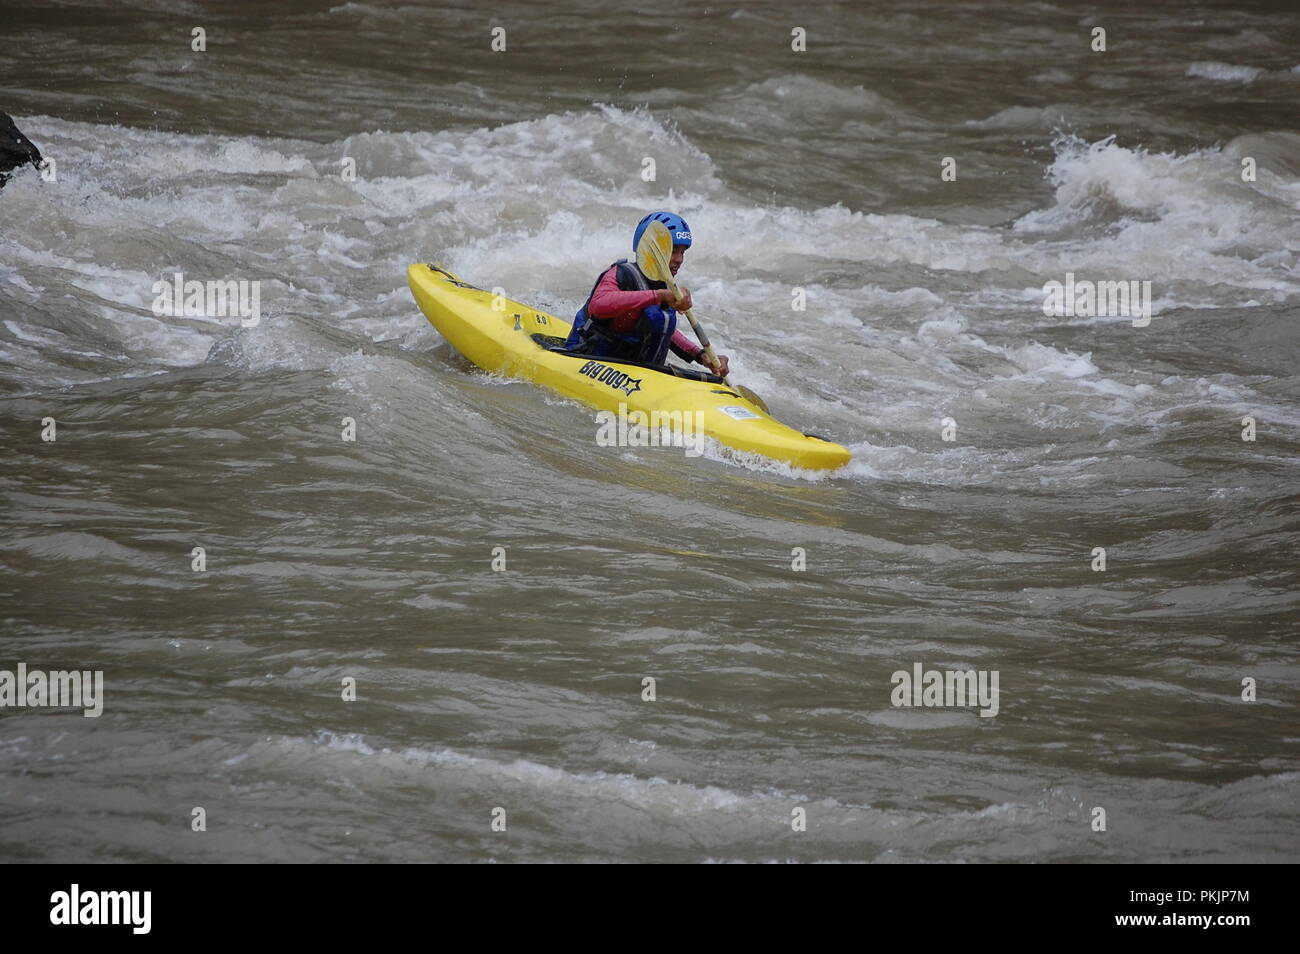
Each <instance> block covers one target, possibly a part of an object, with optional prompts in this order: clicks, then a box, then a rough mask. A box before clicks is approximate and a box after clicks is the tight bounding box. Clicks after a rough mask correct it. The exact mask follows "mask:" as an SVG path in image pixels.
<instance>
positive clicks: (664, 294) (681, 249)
mask: <svg viewBox="0 0 1300 954" xmlns="http://www.w3.org/2000/svg"><path fill="white" fill-rule="evenodd" d="M655 220H657V221H659V222H662V223H663V224H664V225H665V226H666V227H667V228H668V231H669V232H670V233H672V236H673V254H672V258H671V259H669V262H668V267H669V269H671V271H672V273H673V275H676V274H677V269H679V268H681V265H682V260H683V259H684V258H685V256H686V250H687V249H688V248H690V247H691V227H690V226H689V225H687V224H686V221H685V220H684V219H683V218H682V217H681V216H679V215H674V214H673V213H671V212H651V213H650V214H649V215H647V216H646V217H645V218H644V219H642V220H641V221H640V223H638V225H637V227H636V233H635V234H634V235H633V236H632V251H633V253H634V254H633V258H632V261H630V262H629V261H628V260H627V259H625V258H620V259H619V260H618V261H617V262H615V263H614V264H613V265H610V266H609V267H608V268H607V269H605V271H603V272H602V273H601V275H600V277H599V278H598V279H596V284H595V285H593V286H592V288H591V293H590V294H589V295H588V296H587V300H586V302H584V303H583V305H582V307H581V308H579V309H578V313H577V315H575V316H574V319H573V330H572V331H571V332H570V333H569V337H568V340H566V341H565V343H564V347H565V349H566V350H568V351H576V352H578V353H579V354H589V355H592V356H593V357H598V358H622V359H624V360H626V361H640V362H643V363H645V364H663V363H664V362H665V361H666V359H667V357H668V349H670V348H671V349H672V352H673V354H675V355H677V357H679V358H681V359H682V360H683V361H689V362H698V363H700V364H703V365H704V366H705V367H706V368H709V365H708V363H707V361H706V360H705V357H704V349H703V348H701V347H700V346H699V345H698V344H696V343H695V342H693V341H691V339H690V338H688V337H686V335H684V334H682V332H680V331H678V330H677V312H678V311H685V310H686V309H687V308H690V307H691V293H690V291H689V290H688V289H686V288H683V287H682V286H681V285H678V286H677V291H678V294H677V297H674V296H673V293H672V292H671V291H669V289H668V285H667V282H656V281H651V280H650V279H649V278H647V277H646V275H645V273H644V272H642V271H641V269H640V267H639V266H638V265H637V263H636V256H635V252H636V247H637V243H639V242H640V241H641V234H642V233H643V232H645V229H646V226H647V225H648V224H649V223H650V222H651V221H655ZM718 362H719V363H720V364H721V369H720V371H718V373H720V374H722V375H723V376H725V375H726V374H727V364H728V363H727V356H726V355H725V354H724V355H719V356H718ZM709 370H710V371H712V370H713V368H709Z"/></svg>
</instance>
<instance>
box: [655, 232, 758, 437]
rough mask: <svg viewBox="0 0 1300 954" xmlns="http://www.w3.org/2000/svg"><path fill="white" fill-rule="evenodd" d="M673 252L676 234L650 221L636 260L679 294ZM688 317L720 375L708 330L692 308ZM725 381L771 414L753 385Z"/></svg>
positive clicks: (708, 359) (725, 379) (709, 359)
mask: <svg viewBox="0 0 1300 954" xmlns="http://www.w3.org/2000/svg"><path fill="white" fill-rule="evenodd" d="M672 254H673V237H672V234H671V233H670V232H669V231H668V227H667V226H665V225H664V224H663V223H662V222H655V221H651V222H649V223H648V224H647V225H646V228H645V231H644V232H642V233H641V241H640V242H639V243H637V247H636V262H637V264H638V265H640V266H641V271H643V272H644V273H645V274H646V275H647V276H648V277H649V278H651V279H653V280H654V281H657V282H666V283H667V284H668V290H669V291H671V292H672V293H673V296H674V297H676V296H677V282H675V281H674V280H673V271H672V269H671V268H669V266H668V260H669V258H671V257H672ZM686 320H687V321H689V322H690V323H691V327H692V328H694V329H695V337H697V338H699V339H700V345H701V347H703V348H704V359H705V360H706V361H708V362H709V367H711V368H712V369H713V371H714V373H715V374H716V373H717V372H718V371H719V370H720V365H719V363H718V356H717V355H716V354H715V353H714V351H713V345H711V344H709V336H708V335H706V334H705V333H704V329H703V328H701V327H700V323H699V321H698V320H697V319H696V317H695V315H694V313H693V312H692V311H691V309H689V308H687V309H686ZM722 383H723V384H725V385H726V386H727V387H729V388H735V389H736V390H737V391H738V392H740V394H741V395H742V396H743V397H745V398H746V399H747V400H749V401H751V402H753V403H754V404H755V405H757V406H758V407H760V408H762V410H763V412H764V413H767V405H766V404H764V403H763V399H762V398H761V397H759V396H758V395H757V394H755V393H754V392H753V391H751V390H750V389H749V388H746V387H740V386H737V385H734V384H732V383H731V382H730V381H728V380H727V378H726V377H725V376H722Z"/></svg>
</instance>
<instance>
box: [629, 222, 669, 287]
mask: <svg viewBox="0 0 1300 954" xmlns="http://www.w3.org/2000/svg"><path fill="white" fill-rule="evenodd" d="M672 257H673V236H672V233H671V232H669V231H668V227H667V226H666V225H664V224H663V223H662V222H655V221H651V222H650V223H649V224H648V225H647V226H646V227H645V231H644V232H642V233H641V241H640V242H638V243H637V246H636V263H637V264H638V265H639V266H641V271H642V272H644V273H645V276H646V278H649V279H650V280H651V281H655V282H668V283H670V284H671V283H672V280H673V276H672V272H671V271H669V269H668V263H669V261H670V260H671V259H672Z"/></svg>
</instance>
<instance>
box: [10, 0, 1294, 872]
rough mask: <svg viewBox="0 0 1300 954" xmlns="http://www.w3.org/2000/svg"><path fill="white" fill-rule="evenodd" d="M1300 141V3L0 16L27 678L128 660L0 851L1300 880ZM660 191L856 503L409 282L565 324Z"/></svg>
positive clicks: (701, 306)
mask: <svg viewBox="0 0 1300 954" xmlns="http://www.w3.org/2000/svg"><path fill="white" fill-rule="evenodd" d="M497 27H499V28H501V29H502V30H504V31H505V32H504V34H499V35H500V36H503V37H504V43H505V49H504V50H503V51H500V52H494V51H493V50H492V44H493V41H494V35H493V29H494V28H497ZM195 28H202V29H203V30H204V31H205V33H204V37H205V42H206V49H205V50H202V51H196V50H194V49H193V48H192V45H193V30H194V29H195ZM795 28H802V29H803V30H804V31H806V49H805V50H803V51H795V50H793V49H792V48H791V47H792V42H794V38H793V37H792V31H793V30H795ZM1096 29H1102V30H1104V31H1105V43H1106V49H1105V50H1104V51H1103V50H1094V49H1092V47H1093V46H1094V45H1095V44H1096V40H1095V39H1094V31H1095V30H1096ZM1297 102H1300V12H1298V11H1297V9H1296V7H1295V5H1294V4H1291V3H1252V2H1236V3H1231V4H1229V3H1223V4H1206V3H1197V2H1178V3H1174V2H1152V3H1145V4H1139V5H1133V4H1130V3H1119V2H1103V3H1099V4H1090V5H1087V6H1086V9H1085V7H1080V6H1078V5H1075V4H1067V3H1023V4H1014V5H1009V6H1003V5H1000V4H995V5H990V4H986V3H983V2H957V0H945V2H918V3H903V4H885V3H864V4H854V5H850V6H845V7H835V6H824V5H813V6H811V7H804V6H802V5H800V6H799V7H798V8H797V10H796V9H794V8H792V7H791V6H790V5H788V4H782V3H776V2H765V3H745V4H743V6H742V5H730V6H716V7H711V6H705V5H701V4H697V3H684V2H683V3H669V4H663V5H659V6H658V7H657V8H656V9H655V10H653V11H649V10H648V8H647V7H646V6H645V5H628V6H627V7H625V8H619V7H618V6H617V5H601V8H600V9H599V10H597V9H594V8H589V5H585V4H573V5H571V6H569V7H568V12H557V11H551V12H547V13H545V14H543V13H541V12H540V8H539V7H536V6H535V5H533V4H525V3H498V4H493V5H492V9H491V10H490V11H489V10H486V9H485V8H483V7H482V6H481V5H479V4H463V5H459V6H447V5H440V6H438V7H433V6H425V5H417V4H412V3H405V4H404V3H385V2H381V0H375V2H365V3H355V2H347V3H337V2H321V3H308V2H304V0H292V2H284V3H276V4H264V3H253V2H233V3H221V4H219V5H218V4H212V5H208V4H198V3H175V2H162V0H158V2H145V3H140V2H136V3H106V2H105V3H87V2H75V3H74V2H50V3H43V4H41V5H39V7H33V6H17V5H12V4H8V3H0V109H3V110H5V111H7V112H9V113H11V114H12V115H13V116H14V119H15V121H16V122H17V124H18V126H19V127H20V128H21V129H22V130H23V131H24V132H25V133H26V134H27V136H28V137H30V138H31V139H32V140H33V141H34V142H35V143H36V144H37V145H38V146H39V147H40V148H41V150H42V151H43V152H44V154H45V155H46V156H47V157H48V158H50V159H52V160H53V161H54V165H53V167H52V168H50V169H47V171H46V175H45V177H42V175H41V174H40V173H38V172H37V171H36V170H33V169H27V170H24V171H21V172H19V173H17V174H16V175H15V177H14V178H13V179H12V180H11V181H10V182H9V183H8V185H7V186H5V188H4V189H3V190H0V437H2V439H3V448H4V454H3V456H2V457H0V501H2V503H0V648H2V649H3V659H0V690H3V688H4V679H5V677H4V672H5V671H8V672H12V673H15V674H16V673H17V670H18V666H19V665H20V664H22V665H24V666H25V667H26V668H27V670H28V671H35V670H40V671H50V670H74V669H75V670H79V671H89V672H94V671H101V672H102V673H103V692H102V697H101V698H100V699H99V700H98V702H99V704H100V705H102V713H101V714H100V715H98V716H97V717H95V718H86V717H84V715H83V712H82V708H77V707H71V706H63V707H52V706H35V705H25V706H23V705H19V704H18V703H17V696H16V695H15V696H14V697H13V700H12V701H11V702H10V703H9V704H7V705H5V706H4V707H3V708H0V859H2V860H4V861H11V862H12V861H69V862H70V861H79V862H82V861H91V862H99V861H189V862H230V861H305V862H329V861H449V862H477V861H487V860H495V861H507V862H508V861H651V862H705V861H809V862H810V861H845V862H847V861H863V862H956V861H966V862H998V861H1015V862H1204V861H1242V862H1259V861H1273V862H1295V861H1298V860H1300V817H1298V811H1297V804H1298V797H1297V796H1298V795H1300V784H1298V783H1300V748H1298V745H1297V744H1298V743H1300V720H1298V719H1297V713H1298V706H1300V689H1298V688H1297V686H1300V665H1297V657H1296V642H1297V635H1298V634H1300V594H1298V591H1297V575H1296V565H1297V562H1298V561H1297V555H1298V553H1300V458H1298V453H1300V378H1297V368H1300V330H1298V322H1300V271H1298V270H1297V256H1298V255H1300V110H1297V108H1296V103H1297ZM647 157H648V158H652V159H654V160H655V165H656V176H655V178H654V180H653V181H646V180H645V179H644V178H643V177H642V170H643V168H644V160H645V159H646V158H647ZM945 159H951V160H953V161H952V163H945ZM349 163H350V164H351V166H350V167H351V168H353V169H354V170H355V178H354V179H353V178H349V177H347V176H346V175H344V174H343V172H344V170H345V169H347V168H349V166H348V164H349ZM945 168H951V169H952V170H954V171H955V178H953V177H952V176H951V175H950V176H947V177H945V176H944V174H943V173H944V170H945ZM1251 173H1253V174H1251ZM657 208H667V209H671V210H673V211H676V212H678V213H680V214H681V215H683V216H684V217H685V218H686V219H687V220H688V221H689V223H690V224H691V227H692V230H693V233H694V244H693V246H692V248H691V250H690V253H689V254H688V256H687V259H686V262H685V265H684V267H683V270H682V272H681V273H680V275H679V277H680V278H681V279H682V280H683V282H684V283H685V284H687V285H688V286H689V287H690V288H691V289H692V292H693V295H694V297H695V303H696V310H697V312H698V314H699V316H700V317H701V318H702V319H703V320H705V321H706V323H707V327H708V329H709V330H710V332H711V335H712V337H713V338H714V339H715V343H716V344H717V345H718V346H719V350H720V351H721V352H723V353H726V354H728V355H730V357H731V361H732V369H733V374H734V380H736V381H738V382H740V383H743V384H745V385H747V386H749V387H751V388H753V389H754V390H755V391H757V392H758V393H759V394H761V395H762V396H763V397H764V398H765V399H766V400H767V402H768V404H769V405H770V406H771V408H772V411H773V413H774V414H775V415H776V416H777V417H778V418H780V419H782V420H785V421H788V422H790V423H792V424H795V425H796V426H799V427H801V428H803V429H805V430H809V431H812V432H815V433H818V434H824V435H827V436H829V437H831V438H832V439H834V440H836V441H839V442H840V443H843V444H844V445H846V446H847V447H849V448H850V449H851V450H852V451H853V454H854V460H853V462H852V463H851V464H849V465H848V466H847V467H846V468H844V469H843V470H842V471H839V472H836V473H832V474H829V475H827V474H822V475H816V474H808V473H801V472H797V471H792V470H791V469H789V468H788V467H785V466H776V465H763V464H762V463H761V462H757V461H753V460H737V459H734V458H731V457H728V456H727V455H725V454H723V453H720V452H719V451H718V449H717V448H711V449H710V450H709V451H708V452H707V453H706V454H705V456H704V457H703V458H692V457H688V456H687V455H685V454H683V453H682V452H681V451H680V450H674V449H671V448H634V447H622V448H620V447H603V446H598V445H597V442H596V440H595V434H596V426H595V423H594V420H593V414H592V412H591V411H590V410H589V409H587V408H584V407H581V406H579V405H577V404H574V403H572V402H570V401H567V400H565V399H563V398H560V397H559V396H557V395H554V394H550V393H547V392H543V391H541V390H539V389H538V388H536V387H534V386H532V385H529V384H525V383H520V382H517V381H508V380H505V379H502V378H499V377H495V376H489V375H486V374H483V373H481V372H478V371H477V370H475V369H474V368H473V367H472V366H470V365H469V364H468V362H466V361H465V360H464V359H463V358H461V357H460V356H458V355H457V354H456V353H455V352H454V351H453V350H452V349H451V348H450V346H449V345H448V344H447V342H446V341H445V340H444V339H443V338H442V337H441V336H440V335H439V334H438V332H437V331H435V330H434V329H433V328H432V327H431V326H430V324H429V322H428V321H427V320H426V319H425V318H424V317H423V315H422V314H421V313H420V311H419V309H418V308H417V307H416V305H415V303H414V302H413V300H412V298H411V295H410V292H409V290H408V288H407V285H406V278H405V269H406V266H407V265H409V264H410V263H412V262H420V261H440V262H442V263H444V264H445V265H447V267H449V268H451V269H452V270H454V271H456V272H457V273H458V274H460V275H461V276H462V277H463V278H465V279H466V280H468V281H471V282H473V283H475V284H477V285H480V286H483V287H486V288H492V287H496V286H500V287H503V288H505V289H507V290H508V293H509V294H510V296H511V297H513V298H516V299H519V300H522V301H525V302H528V303H530V304H533V305H535V306H537V307H539V308H543V309H545V310H547V311H551V312H553V313H555V314H557V315H561V316H563V317H565V318H566V319H567V318H569V317H571V316H572V314H573V312H574V311H575V310H576V309H577V307H578V306H579V305H580V304H581V303H582V301H583V298H584V297H585V295H586V294H587V291H588V289H589V288H590V287H591V283H592V281H593V280H594V279H595V277H596V275H597V274H598V273H599V272H600V270H601V269H602V268H603V267H604V266H606V265H607V264H608V263H609V262H611V261H613V260H614V259H615V258H618V257H623V256H625V255H626V254H627V253H628V251H629V250H630V249H629V242H630V239H631V233H632V229H633V227H634V225H635V224H636V222H637V221H638V220H639V219H640V218H641V216H642V215H644V214H645V213H646V212H649V211H651V210H653V209H657ZM177 272H180V273H182V274H183V275H184V276H185V277H186V278H191V279H198V280H221V281H236V282H238V281H246V282H257V283H258V287H259V289H260V315H259V317H260V320H259V321H258V322H257V323H256V324H253V323H250V322H241V321H239V320H231V319H230V318H229V317H224V318H222V317H209V316H185V315H169V314H162V315H160V314H157V313H156V309H154V308H153V307H152V305H153V303H154V300H155V292H154V290H153V289H154V284H155V283H156V282H159V281H161V280H170V277H171V276H173V275H174V274H175V273H177ZM1067 278H1068V279H1069V281H1070V282H1071V283H1074V282H1083V281H1089V282H1120V281H1122V282H1126V283H1127V282H1137V283H1138V286H1137V287H1138V288H1142V287H1146V288H1148V289H1149V298H1148V300H1147V304H1148V305H1149V315H1150V320H1149V321H1144V320H1139V319H1131V318H1130V317H1128V316H1125V315H1116V314H1110V315H1105V314H1098V315H1094V314H1087V313H1079V310H1076V313H1074V314H1069V315H1062V314H1051V315H1049V314H1046V313H1045V310H1044V307H1043V305H1044V297H1045V286H1046V285H1047V283H1050V282H1053V281H1056V282H1061V283H1065V282H1066V281H1067ZM1144 282H1149V283H1150V284H1149V286H1143V285H1142V283H1144ZM797 288H802V289H804V291H805V294H806V296H807V309H806V310H805V311H796V310H794V309H793V308H792V295H793V294H794V290H795V289H797ZM345 418H350V419H352V420H353V421H354V422H355V440H344V439H343V433H342V432H343V430H344V427H345V425H344V423H343V421H344V419H345ZM1247 418H1249V419H1250V422H1249V423H1246V422H1245V419H1247ZM47 419H52V420H53V421H54V425H53V427H54V431H53V433H52V434H51V433H49V431H50V427H49V425H47V424H43V422H44V421H46V420H47ZM945 421H947V422H948V423H947V424H945ZM1252 430H1253V433H1248V432H1250V431H1252ZM945 431H946V432H947V433H945ZM51 436H53V437H54V438H55V439H54V440H50V439H48V438H49V437H51ZM1244 436H1248V437H1253V439H1243V437H1244ZM945 437H950V438H952V439H945ZM196 547H201V548H202V554H203V557H202V561H203V562H202V568H201V569H196V568H195V566H196V560H197V558H196V557H195V556H194V552H195V548H196ZM498 548H499V549H498ZM1097 548H1102V549H1104V551H1105V554H1104V555H1105V567H1104V569H1102V568H1100V565H1099V563H1098V560H1099V557H1098V550H1097ZM494 554H495V555H496V556H495V557H494ZM494 560H495V561H496V565H497V568H494ZM502 560H504V569H500V568H499V567H500V564H501V561H502ZM918 665H919V666H920V667H921V670H922V672H923V673H924V672H925V671H927V670H936V671H940V672H941V673H942V672H948V671H975V672H976V673H981V674H984V675H985V676H986V677H987V678H989V679H991V678H993V676H994V675H996V678H997V683H996V686H997V695H996V697H995V698H996V704H995V705H994V704H992V700H990V704H987V705H984V706H982V707H981V706H977V705H970V704H966V705H956V704H954V705H925V704H922V705H912V706H904V705H895V704H894V702H895V701H897V699H896V698H891V697H892V696H893V695H894V689H895V681H896V680H895V678H894V674H895V673H897V672H904V673H907V674H909V675H910V674H911V673H912V672H913V669H914V667H915V666H918ZM14 678H15V679H16V675H15V677H14ZM647 678H650V679H653V680H654V698H653V700H650V699H647V698H645V697H644V696H643V692H644V690H643V686H644V685H645V683H644V682H643V680H645V679H647ZM352 681H354V684H355V700H352V701H348V700H345V699H344V695H345V694H350V693H349V692H348V691H347V690H346V689H345V686H350V685H353V682H352ZM1252 687H1253V688H1252ZM990 688H991V687H990ZM1243 696H1245V698H1243ZM924 701H925V700H924V698H923V699H922V702H924ZM937 701H941V702H949V701H953V700H947V699H940V700H937ZM967 702H968V703H969V702H970V700H967ZM994 709H996V712H994ZM981 711H983V712H985V713H987V714H984V715H982V714H981ZM196 808H202V809H203V813H202V816H203V818H204V823H205V827H206V830H203V831H195V830H194V828H195V826H196V822H195V817H196V816H195V809H196ZM497 809H500V810H502V811H500V812H497V811H496V810H497ZM1098 809H1101V810H1102V814H1101V815H1099V814H1098ZM799 810H802V812H800V811H799ZM494 814H495V817H497V818H504V820H505V830H504V831H500V830H494V827H493V819H494ZM1102 818H1104V825H1105V827H1104V830H1101V829H1100V828H1099V820H1100V819H1102ZM801 819H802V822H801ZM497 827H498V828H499V827H500V824H498V825H497Z"/></svg>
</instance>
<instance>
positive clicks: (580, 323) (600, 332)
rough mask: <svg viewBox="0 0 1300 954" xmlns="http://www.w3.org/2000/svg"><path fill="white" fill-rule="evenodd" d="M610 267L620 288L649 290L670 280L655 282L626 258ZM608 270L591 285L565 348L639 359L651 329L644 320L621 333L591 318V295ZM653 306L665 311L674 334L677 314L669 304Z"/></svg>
mask: <svg viewBox="0 0 1300 954" xmlns="http://www.w3.org/2000/svg"><path fill="white" fill-rule="evenodd" d="M610 268H617V269H618V275H617V281H618V287H619V289H620V290H621V291H650V290H652V289H657V288H667V287H668V283H667V282H654V281H651V280H650V279H648V278H646V277H645V275H643V274H642V273H641V269H639V268H637V266H636V265H634V264H632V263H631V262H629V261H628V260H627V259H625V258H620V259H619V260H618V261H617V262H614V263H613V265H611V266H610ZM608 271H609V268H606V269H605V270H604V271H602V272H601V273H600V276H599V277H598V278H597V279H596V281H595V283H594V284H593V285H592V286H591V291H589V292H588V293H587V300H586V301H585V302H583V303H582V307H581V308H579V309H578V313H577V314H576V315H574V316H573V330H572V331H570V332H569V337H568V339H567V340H566V341H565V342H564V347H565V350H568V351H578V352H581V353H583V354H591V355H599V356H601V357H606V358H628V359H632V358H636V357H637V356H638V355H639V353H640V352H641V345H642V342H643V340H644V338H645V336H646V332H647V330H649V329H647V328H646V322H645V321H644V320H643V321H641V322H639V323H638V326H637V328H636V329H635V330H634V331H631V332H627V333H624V334H620V333H618V332H616V331H614V329H613V328H612V327H610V322H609V321H607V320H603V319H600V318H592V317H591V316H590V315H588V314H587V306H588V305H590V304H591V296H592V295H594V294H595V293H596V288H597V287H598V286H599V285H600V282H601V279H603V278H604V277H605V272H608ZM651 307H655V308H658V309H659V310H660V311H661V312H662V313H663V315H664V318H665V319H666V322H667V327H668V334H669V335H670V336H671V334H672V329H673V328H675V327H676V324H677V313H676V312H675V311H673V310H672V309H671V308H669V307H668V306H667V305H657V306H651ZM647 310H649V309H647ZM660 350H663V349H660ZM674 350H676V349H674ZM660 360H662V358H661V359H660ZM688 360H689V359H688Z"/></svg>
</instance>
